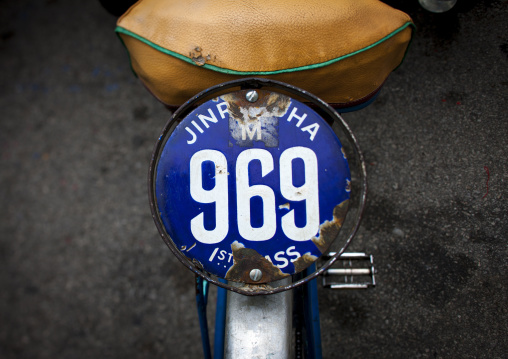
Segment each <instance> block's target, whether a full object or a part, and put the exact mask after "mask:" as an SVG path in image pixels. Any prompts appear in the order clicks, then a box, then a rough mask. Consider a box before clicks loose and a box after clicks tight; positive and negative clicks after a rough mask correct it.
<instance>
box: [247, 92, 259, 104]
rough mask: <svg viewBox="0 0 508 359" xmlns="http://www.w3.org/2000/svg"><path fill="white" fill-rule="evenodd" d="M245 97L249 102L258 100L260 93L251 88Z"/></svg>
mask: <svg viewBox="0 0 508 359" xmlns="http://www.w3.org/2000/svg"><path fill="white" fill-rule="evenodd" d="M245 98H246V99H247V101H249V102H256V101H257V100H258V98H259V94H258V92H257V91H256V90H250V91H249V92H247V93H246V94H245Z"/></svg>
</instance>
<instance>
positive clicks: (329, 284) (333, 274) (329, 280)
mask: <svg viewBox="0 0 508 359" xmlns="http://www.w3.org/2000/svg"><path fill="white" fill-rule="evenodd" d="M335 254H336V253H335V252H330V253H328V254H325V255H323V257H322V258H323V259H324V260H328V259H330V258H331V257H333V256H334V255H335ZM375 273H376V270H375V268H374V257H373V256H372V255H368V254H365V253H361V252H345V253H342V254H341V255H340V257H339V259H338V260H337V261H336V262H335V263H334V264H333V265H332V266H331V267H330V268H329V269H327V270H326V271H324V272H323V282H322V283H323V287H324V288H329V289H367V288H371V287H375V286H376V278H375ZM340 277H343V280H342V281H341V280H340Z"/></svg>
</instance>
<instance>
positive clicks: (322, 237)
mask: <svg viewBox="0 0 508 359" xmlns="http://www.w3.org/2000/svg"><path fill="white" fill-rule="evenodd" d="M348 206H349V200H348V199H347V200H345V201H344V202H342V203H340V204H338V205H336V206H335V208H334V209H333V220H331V221H324V222H323V223H322V224H321V226H320V227H319V236H318V237H313V238H312V242H314V244H315V245H316V247H318V249H319V250H320V251H321V253H324V252H325V251H326V250H327V249H328V247H329V246H330V244H332V242H333V241H334V240H335V238H336V237H337V235H338V234H339V231H340V228H341V227H342V224H343V223H344V219H345V218H346V213H347V209H348Z"/></svg>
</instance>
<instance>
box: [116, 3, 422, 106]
mask: <svg viewBox="0 0 508 359" xmlns="http://www.w3.org/2000/svg"><path fill="white" fill-rule="evenodd" d="M116 31H117V33H118V34H119V36H120V38H121V39H122V41H123V43H124V44H125V46H126V48H127V50H128V52H129V55H130V60H131V65H132V69H133V70H134V72H135V73H136V74H137V76H138V77H139V78H140V79H141V80H142V81H143V83H144V84H145V86H146V87H147V88H148V89H149V91H150V92H152V94H153V95H155V96H156V97H157V98H158V99H159V100H161V101H162V102H164V103H165V104H167V105H173V106H178V105H180V104H182V103H183V102H185V101H186V100H188V99H189V98H190V97H192V96H194V95H195V94H197V93H198V92H200V91H202V90H204V89H206V88H208V87H210V86H213V85H216V84H219V83H222V82H225V81H229V80H235V79H239V78H240V77H269V78H271V79H274V80H279V81H283V82H287V83H289V84H292V85H294V86H298V87H301V88H303V89H304V90H307V91H309V92H311V93H313V94H315V95H317V96H318V97H321V98H322V99H323V100H325V101H327V102H329V103H332V104H335V105H338V107H347V106H354V105H358V104H361V103H362V102H363V101H367V100H369V99H370V98H371V97H372V96H373V95H374V94H375V93H376V92H377V90H378V89H379V88H380V86H381V85H382V84H383V83H384V81H385V79H386V77H387V76H388V75H389V73H390V72H391V71H393V70H394V69H395V68H396V67H397V66H398V65H399V64H400V63H401V61H402V59H403V58H404V55H405V53H406V50H407V47H408V44H409V41H410V39H411V36H412V31H413V26H412V21H411V19H410V18H409V16H408V15H406V14H404V13H403V12H401V11H398V10H395V9H393V8H391V7H390V6H388V5H386V4H384V3H382V2H380V1H377V0H342V1H337V0H314V1H309V0H287V1H273V0H272V1H268V0H253V1H251V0H245V1H235V0H188V1H182V0H141V1H138V2H137V3H136V4H134V5H133V6H132V7H131V8H130V9H129V10H128V11H127V12H126V13H125V14H124V15H123V16H122V17H120V18H119V20H118V24H117V28H116Z"/></svg>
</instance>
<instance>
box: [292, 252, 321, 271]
mask: <svg viewBox="0 0 508 359" xmlns="http://www.w3.org/2000/svg"><path fill="white" fill-rule="evenodd" d="M317 259H318V257H316V256H313V255H312V254H310V253H305V254H304V255H303V256H301V257H299V258H298V259H297V260H296V261H294V262H293V265H294V266H295V273H299V272H301V271H303V270H304V269H305V268H307V267H308V266H310V265H311V264H312V263H314V262H315V261H316V260H317Z"/></svg>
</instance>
